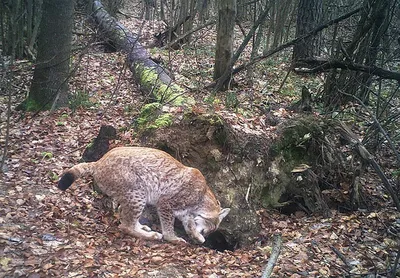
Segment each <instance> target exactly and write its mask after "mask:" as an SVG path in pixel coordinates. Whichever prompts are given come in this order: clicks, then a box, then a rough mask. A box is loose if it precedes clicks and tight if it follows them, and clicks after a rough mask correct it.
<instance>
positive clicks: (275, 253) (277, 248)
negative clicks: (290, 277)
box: [261, 234, 282, 278]
mask: <svg viewBox="0 0 400 278" xmlns="http://www.w3.org/2000/svg"><path fill="white" fill-rule="evenodd" d="M281 247H282V236H281V235H280V234H276V235H274V243H273V246H272V252H271V257H270V258H269V260H268V263H267V265H266V266H265V268H264V271H263V274H262V276H261V278H269V277H270V276H271V274H272V271H273V270H274V266H275V264H276V261H277V260H278V257H279V253H280V252H281Z"/></svg>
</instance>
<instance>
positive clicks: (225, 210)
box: [218, 208, 231, 222]
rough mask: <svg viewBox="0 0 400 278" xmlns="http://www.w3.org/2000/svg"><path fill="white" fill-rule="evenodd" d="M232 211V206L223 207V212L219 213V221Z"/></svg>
mask: <svg viewBox="0 0 400 278" xmlns="http://www.w3.org/2000/svg"><path fill="white" fill-rule="evenodd" d="M230 211H231V209H230V208H224V209H222V210H221V212H220V213H219V217H218V218H219V222H221V221H222V219H224V218H225V216H227V215H228V213H229V212H230Z"/></svg>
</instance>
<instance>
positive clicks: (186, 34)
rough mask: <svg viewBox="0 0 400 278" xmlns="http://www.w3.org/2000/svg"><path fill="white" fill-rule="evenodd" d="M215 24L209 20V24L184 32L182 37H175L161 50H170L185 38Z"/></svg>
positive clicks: (214, 21)
mask: <svg viewBox="0 0 400 278" xmlns="http://www.w3.org/2000/svg"><path fill="white" fill-rule="evenodd" d="M215 23H216V20H211V21H209V22H206V23H204V24H203V25H200V26H197V27H196V28H194V29H192V30H190V31H188V32H186V33H185V34H183V35H182V36H179V37H177V38H176V39H175V40H173V41H172V42H169V43H168V44H167V45H165V46H163V47H162V48H171V47H172V46H173V45H175V44H176V43H177V42H179V41H181V40H183V39H184V38H186V37H187V36H190V35H191V34H193V33H196V32H197V31H199V30H201V29H203V28H206V27H208V26H210V25H213V24H215Z"/></svg>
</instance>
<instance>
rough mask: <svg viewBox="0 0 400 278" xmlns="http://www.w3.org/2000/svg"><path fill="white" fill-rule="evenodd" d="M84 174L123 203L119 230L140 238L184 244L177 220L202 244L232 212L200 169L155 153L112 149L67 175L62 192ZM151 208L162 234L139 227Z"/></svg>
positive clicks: (135, 148)
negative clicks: (213, 189) (178, 234)
mask: <svg viewBox="0 0 400 278" xmlns="http://www.w3.org/2000/svg"><path fill="white" fill-rule="evenodd" d="M83 175H91V176H93V178H94V180H95V181H96V183H97V185H98V187H99V188H100V189H101V190H102V191H103V192H104V193H105V194H107V195H108V196H111V197H113V198H114V200H115V201H116V202H118V203H119V204H120V207H121V225H120V228H121V229H122V230H123V231H124V232H126V233H128V234H130V235H133V236H136V237H141V238H146V239H164V240H167V241H170V242H185V240H183V239H182V238H179V237H177V236H176V235H175V231H174V220H175V218H178V219H180V220H181V221H182V223H183V226H184V228H185V231H186V232H187V234H188V235H189V236H190V237H191V238H193V239H194V240H195V241H197V242H199V243H203V242H204V241H205V239H204V236H206V235H207V234H209V233H211V232H212V231H215V230H216V229H217V228H218V226H219V224H220V223H221V221H222V219H223V218H224V217H225V216H226V215H227V214H228V213H229V210H230V209H229V208H224V209H221V206H220V204H219V202H218V201H217V199H216V198H215V196H214V194H213V193H212V192H211V190H210V188H209V187H208V186H207V183H206V180H205V178H204V176H203V175H202V174H201V172H200V171H199V170H197V169H195V168H191V167H187V166H185V165H183V164H182V163H180V162H179V161H177V160H176V159H174V158H173V157H172V156H170V155H169V154H167V153H165V152H163V151H160V150H156V149H152V148H140V147H120V148H115V149H112V150H111V151H109V152H108V153H106V154H105V155H104V156H103V157H102V158H101V159H100V160H98V161H96V162H92V163H81V164H78V165H76V166H74V167H72V168H71V169H69V170H68V171H66V172H65V173H64V175H63V176H62V177H61V179H60V181H59V182H58V187H59V188H60V189H61V190H66V189H68V188H69V187H70V186H71V184H72V183H73V182H74V181H75V180H76V179H78V178H79V177H81V176H83ZM146 204H149V205H154V206H155V207H156V208H157V213H158V216H159V218H160V222H161V228H162V234H160V233H158V232H155V231H152V230H151V229H150V228H149V227H148V226H145V225H142V224H140V223H139V218H140V215H141V214H142V212H143V209H144V208H145V206H146Z"/></svg>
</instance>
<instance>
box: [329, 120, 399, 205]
mask: <svg viewBox="0 0 400 278" xmlns="http://www.w3.org/2000/svg"><path fill="white" fill-rule="evenodd" d="M337 130H338V132H339V133H340V135H341V136H342V137H343V138H344V139H345V140H347V141H349V142H350V143H351V144H352V145H353V150H354V151H355V152H356V153H357V154H358V155H359V156H360V157H361V158H362V159H363V160H364V161H365V162H367V163H368V164H370V165H371V166H372V168H374V170H375V172H376V173H377V174H378V176H379V178H380V179H381V181H382V183H383V186H384V187H385V188H386V190H387V191H388V192H389V194H390V196H391V197H392V200H393V203H394V205H395V206H396V208H397V210H398V211H400V201H399V198H398V197H397V194H396V192H395V191H394V190H393V187H392V185H391V184H390V182H389V180H388V178H387V177H386V175H385V173H384V172H383V171H382V169H381V167H380V166H379V164H378V163H377V162H376V160H375V159H374V157H373V156H372V154H371V153H370V152H369V151H368V150H367V149H366V148H365V147H364V146H363V145H362V144H361V143H360V141H359V140H358V139H357V136H356V135H355V134H354V133H353V132H352V131H351V130H350V128H349V127H347V126H346V124H345V123H343V122H340V123H339V125H338V126H337Z"/></svg>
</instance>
